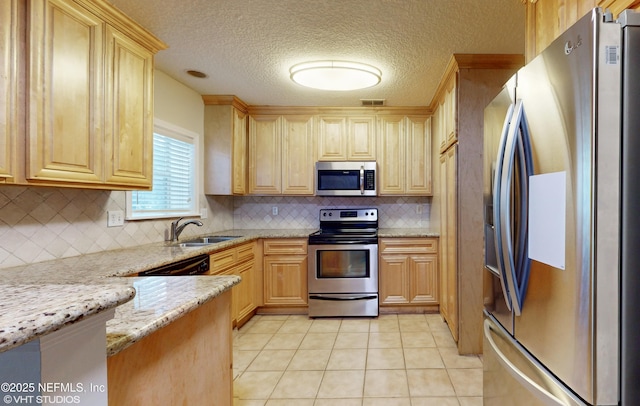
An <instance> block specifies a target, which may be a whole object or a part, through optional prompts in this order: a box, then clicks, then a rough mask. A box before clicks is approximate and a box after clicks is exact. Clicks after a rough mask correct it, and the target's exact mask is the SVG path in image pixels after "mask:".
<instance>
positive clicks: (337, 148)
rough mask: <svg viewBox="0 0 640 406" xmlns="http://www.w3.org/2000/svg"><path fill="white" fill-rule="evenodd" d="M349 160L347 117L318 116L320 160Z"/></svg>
mask: <svg viewBox="0 0 640 406" xmlns="http://www.w3.org/2000/svg"><path fill="white" fill-rule="evenodd" d="M346 160H347V118H346V117H340V116H338V117H334V116H320V117H318V161H346Z"/></svg>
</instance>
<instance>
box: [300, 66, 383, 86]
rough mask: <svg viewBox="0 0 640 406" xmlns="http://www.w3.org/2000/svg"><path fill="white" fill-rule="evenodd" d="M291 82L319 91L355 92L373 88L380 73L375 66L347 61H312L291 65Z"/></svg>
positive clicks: (378, 80) (379, 78)
mask: <svg viewBox="0 0 640 406" xmlns="http://www.w3.org/2000/svg"><path fill="white" fill-rule="evenodd" d="M289 73H290V74H291V80H293V81H294V82H296V83H297V84H299V85H302V86H306V87H311V88H313V89H320V90H356V89H364V88H367V87H371V86H375V85H377V84H378V83H380V80H381V79H382V72H380V69H378V68H376V67H375V66H371V65H367V64H364V63H358V62H348V61H314V62H304V63H299V64H297V65H293V66H292V67H291V69H289Z"/></svg>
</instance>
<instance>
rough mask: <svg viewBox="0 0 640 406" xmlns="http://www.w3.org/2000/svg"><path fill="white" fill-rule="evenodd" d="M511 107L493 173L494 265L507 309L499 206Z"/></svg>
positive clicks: (511, 106) (506, 288)
mask: <svg viewBox="0 0 640 406" xmlns="http://www.w3.org/2000/svg"><path fill="white" fill-rule="evenodd" d="M513 107H514V105H513V104H511V105H509V109H508V110H507V115H506V116H505V119H504V124H503V126H502V134H501V135H500V143H499V145H498V155H497V157H496V169H495V173H494V181H493V185H494V190H493V221H494V227H493V233H494V241H495V250H496V265H497V267H498V271H499V272H500V275H499V276H500V286H501V287H502V294H503V297H504V300H505V303H506V305H507V309H509V311H511V308H512V306H511V294H510V293H509V288H508V285H507V275H506V268H505V265H504V255H503V249H504V248H503V244H502V234H501V233H500V229H501V228H502V220H501V219H502V207H501V206H500V196H501V193H502V171H503V170H504V167H503V164H504V154H505V147H506V144H507V137H508V135H509V128H510V124H511V119H512V116H513Z"/></svg>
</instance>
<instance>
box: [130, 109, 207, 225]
mask: <svg viewBox="0 0 640 406" xmlns="http://www.w3.org/2000/svg"><path fill="white" fill-rule="evenodd" d="M153 130H154V131H153V189H152V190H151V191H133V192H127V219H128V220H139V219H151V218H168V217H181V216H197V215H199V208H198V188H197V183H198V182H197V177H198V176H197V174H198V171H197V168H198V155H199V154H198V134H195V133H193V132H191V131H187V130H185V129H183V128H180V127H176V126H174V125H171V124H169V123H165V122H162V121H161V120H157V119H156V120H155V121H154V129H153Z"/></svg>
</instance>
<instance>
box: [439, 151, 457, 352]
mask: <svg viewBox="0 0 640 406" xmlns="http://www.w3.org/2000/svg"><path fill="white" fill-rule="evenodd" d="M457 151H458V150H457V145H453V146H452V147H451V148H449V149H448V150H447V151H445V153H444V154H442V155H441V156H440V187H441V193H442V196H441V201H442V205H441V207H440V229H441V234H440V241H441V248H440V252H441V258H442V263H441V267H440V269H441V270H442V271H441V273H442V276H441V279H440V281H441V285H440V286H441V287H440V293H441V299H440V313H441V314H442V316H443V317H444V319H445V320H446V321H447V323H448V325H449V329H450V330H451V334H452V335H453V338H454V340H456V341H458V247H457V245H458V243H457V220H458V214H457V213H458V204H457V201H458V200H457V199H458V196H457V156H458V155H457Z"/></svg>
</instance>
